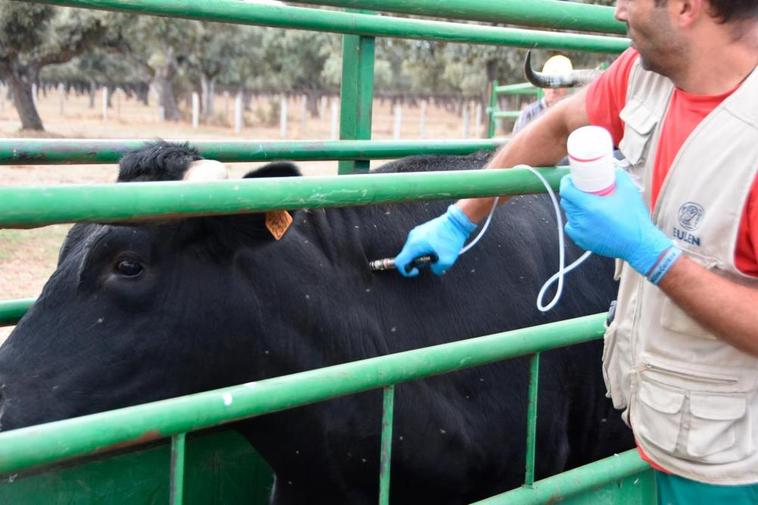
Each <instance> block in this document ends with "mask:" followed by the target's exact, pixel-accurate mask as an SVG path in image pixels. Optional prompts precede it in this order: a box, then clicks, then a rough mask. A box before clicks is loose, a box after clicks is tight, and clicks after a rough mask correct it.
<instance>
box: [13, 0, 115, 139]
mask: <svg viewBox="0 0 758 505" xmlns="http://www.w3.org/2000/svg"><path fill="white" fill-rule="evenodd" d="M108 16H109V14H108V13H95V12H91V11H82V10H75V9H65V8H55V7H50V6H46V5H38V4H31V3H21V2H12V1H8V0H0V78H2V80H3V81H5V82H6V83H7V85H8V88H9V91H10V94H11V97H12V99H13V104H14V106H15V107H16V111H17V112H18V115H19V119H21V128H22V129H29V130H44V126H43V124H42V119H41V118H40V116H39V113H38V112H37V108H36V106H35V104H34V97H33V96H32V84H34V83H36V82H37V81H38V78H39V73H40V70H41V69H42V68H43V67H45V66H47V65H52V64H56V63H64V62H67V61H69V60H71V59H72V58H74V57H75V56H77V55H78V54H81V53H82V52H84V51H85V50H87V49H90V48H92V47H94V46H95V45H98V44H99V45H103V43H104V41H105V39H106V34H107V29H106V27H107V25H108V22H107V18H108Z"/></svg>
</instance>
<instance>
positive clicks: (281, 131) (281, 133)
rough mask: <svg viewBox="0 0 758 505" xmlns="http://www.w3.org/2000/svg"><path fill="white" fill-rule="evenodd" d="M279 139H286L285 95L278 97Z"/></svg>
mask: <svg viewBox="0 0 758 505" xmlns="http://www.w3.org/2000/svg"><path fill="white" fill-rule="evenodd" d="M279 137H280V138H283V139H286V138H287V95H285V94H284V93H282V94H281V95H280V96H279Z"/></svg>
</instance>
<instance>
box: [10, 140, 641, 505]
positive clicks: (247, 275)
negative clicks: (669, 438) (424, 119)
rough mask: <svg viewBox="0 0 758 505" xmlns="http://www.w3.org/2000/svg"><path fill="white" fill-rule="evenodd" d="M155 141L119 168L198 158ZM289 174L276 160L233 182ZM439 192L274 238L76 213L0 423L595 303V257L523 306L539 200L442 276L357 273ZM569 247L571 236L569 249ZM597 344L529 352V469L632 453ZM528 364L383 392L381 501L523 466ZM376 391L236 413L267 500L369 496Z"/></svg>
mask: <svg viewBox="0 0 758 505" xmlns="http://www.w3.org/2000/svg"><path fill="white" fill-rule="evenodd" d="M198 158H199V156H198V155H197V153H196V152H195V151H194V150H192V149H191V148H188V147H186V146H177V145H172V144H166V143H159V144H156V145H153V146H151V147H148V148H145V149H143V150H141V151H139V152H135V153H132V154H129V155H127V156H126V157H125V158H124V159H123V160H122V162H121V172H120V175H119V180H120V181H125V182H128V181H133V180H166V179H181V178H182V174H183V173H184V171H185V170H186V168H187V166H188V164H189V163H190V162H191V161H192V160H195V159H198ZM485 162H486V155H484V154H481V153H480V154H475V155H470V156H449V157H448V156H445V157H438V156H416V157H411V158H407V159H403V160H400V161H397V162H394V163H390V164H388V165H386V166H385V167H383V168H382V169H380V171H382V172H396V171H397V172H409V171H419V170H429V169H434V170H440V169H441V170H462V169H476V168H480V167H482V166H483V164H484V163H485ZM290 175H297V169H296V167H295V166H294V165H292V164H290V163H273V164H270V165H267V166H266V167H264V168H262V169H261V170H259V171H257V172H253V173H251V174H248V176H247V177H253V178H254V177H260V176H267V177H268V176H290ZM448 204H449V202H425V203H424V202H421V203H414V204H403V205H379V206H371V207H356V208H341V209H330V210H308V211H304V210H301V211H297V212H295V213H294V219H295V222H294V224H293V226H292V227H291V228H290V230H289V231H288V232H287V233H286V234H285V236H284V237H283V238H282V239H281V240H279V241H277V240H274V239H273V238H272V236H271V234H270V233H269V231H268V230H267V229H266V228H265V226H264V217H263V215H240V216H223V217H205V218H192V219H181V220H179V219H177V220H171V221H164V222H156V223H146V224H134V225H132V224H124V225H97V224H78V225H76V226H74V227H73V228H72V229H71V231H70V233H69V235H68V237H67V239H66V241H65V243H64V245H63V247H62V249H61V253H60V259H59V263H58V268H57V270H56V271H55V273H54V274H53V276H52V277H51V278H50V280H49V281H48V283H47V285H46V286H45V288H44V290H43V292H42V294H41V296H40V298H39V300H38V301H37V303H36V304H35V305H34V306H33V307H32V308H31V309H30V310H29V312H28V313H27V314H26V316H25V317H24V318H23V319H22V321H21V322H20V323H19V324H18V326H17V327H16V329H15V331H14V332H13V333H12V334H11V336H10V337H9V338H8V340H7V342H5V344H4V345H3V347H2V348H0V384H3V385H4V389H3V405H2V419H0V421H1V422H2V429H4V430H8V429H13V428H18V427H21V426H27V425H31V424H36V423H41V422H46V421H52V420H56V419H63V418H67V417H73V416H80V415H84V414H89V413H92V412H96V411H103V410H108V409H114V408H117V407H124V406H128V405H134V404H139V403H144V402H149V401H154V400H159V399H162V398H168V397H174V396H179V395H184V394H188V393H192V392H197V391H203V390H209V389H214V388H219V387H222V386H228V385H233V384H239V383H244V382H247V381H253V380H258V379H263V378H267V377H274V376H279V375H284V374H289V373H293V372H298V371H302V370H308V369H313V368H319V367H323V366H327V365H333V364H338V363H344V362H348V361H353V360H358V359H362V358H368V357H372V356H378V355H383V354H387V353H394V352H398V351H405V350H409V349H414V348H419V347H424V346H429V345H433V344H440V343H444V342H450V341H454V340H459V339H464V338H468V337H474V336H479V335H484V334H489V333H495V332H499V331H504V330H509V329H514V328H521V327H526V326H533V325H537V324H541V323H547V322H551V321H557V320H560V319H566V318H571V317H576V316H581V315H585V314H591V313H596V312H601V311H604V310H606V309H607V308H608V305H609V302H610V301H611V299H613V298H614V296H615V292H616V285H615V283H614V282H613V281H612V272H611V270H612V266H611V263H610V262H609V261H605V260H601V259H599V258H596V257H593V258H592V259H590V260H589V261H588V262H586V263H585V264H584V265H583V266H582V267H581V269H580V270H578V271H577V272H575V273H572V274H571V276H570V277H569V279H568V289H567V292H566V293H565V294H564V296H563V299H562V300H561V302H560V304H559V305H558V306H557V307H556V308H555V309H554V310H553V311H552V312H550V313H548V314H541V313H539V312H538V311H537V310H536V308H535V297H536V295H537V291H538V289H539V287H540V285H541V284H542V283H543V282H544V280H545V279H547V278H548V277H549V276H550V275H551V274H552V273H553V272H554V270H555V268H556V264H557V246H556V244H557V241H556V236H555V233H556V232H555V224H554V216H553V211H552V208H551V207H550V206H549V205H548V202H547V200H546V198H544V197H541V196H522V197H515V198H512V199H511V200H510V201H508V203H507V204H505V205H504V206H503V207H501V208H500V209H499V210H498V212H497V213H496V216H495V218H494V220H493V224H492V226H491V228H490V230H489V231H488V233H487V235H485V237H484V238H483V239H482V241H481V242H480V243H479V245H477V246H476V247H475V248H474V249H473V250H471V251H470V252H468V253H467V254H466V255H464V256H463V257H462V258H461V259H460V260H459V261H458V264H457V265H456V266H455V268H453V269H451V271H450V272H449V273H448V274H447V275H445V276H443V277H435V276H432V275H431V274H429V273H428V272H427V273H426V274H424V275H422V276H420V277H419V278H416V279H403V278H401V277H400V276H399V275H397V274H396V273H394V272H380V273H372V272H370V271H369V268H368V262H369V261H370V260H372V259H376V258H383V257H388V256H392V255H394V254H395V253H396V252H397V251H398V250H399V249H400V247H401V245H402V243H403V241H404V239H405V236H406V233H407V232H408V230H409V229H410V228H411V227H413V226H414V225H416V224H418V223H421V222H423V221H425V220H427V219H429V218H431V217H434V216H437V215H439V214H440V213H442V212H443V211H444V209H445V206H446V205H448ZM576 253H577V251H576V250H574V249H573V247H572V249H571V251H570V256H576ZM600 349H601V344H600V343H598V342H594V343H589V344H584V345H579V346H574V347H570V348H566V349H560V350H554V351H550V352H547V353H545V354H544V356H543V361H542V365H541V374H540V375H541V378H540V410H539V417H538V430H539V431H538V438H537V445H538V457H537V476H538V477H544V476H547V475H549V474H553V473H556V472H560V471H562V470H564V469H566V468H569V467H573V466H577V465H580V464H584V463H587V462H589V461H591V460H593V459H596V458H599V457H602V456H606V455H609V454H611V453H613V452H617V451H620V450H623V449H626V448H628V447H631V438H630V435H629V433H628V432H627V430H626V428H625V427H623V425H622V424H621V421H620V419H619V417H618V416H617V415H616V414H615V413H613V412H612V407H611V406H610V404H609V402H608V400H606V398H605V397H604V392H605V389H604V386H603V383H602V378H601V372H600ZM527 377H528V375H527V361H526V359H518V360H512V361H506V362H501V363H497V364H492V365H488V366H484V367H480V368H475V369H471V370H467V371H462V372H458V373H454V374H449V375H445V376H440V377H436V378H430V379H427V380H423V381H419V382H415V383H409V384H403V385H400V386H399V387H398V389H397V397H396V417H395V441H394V448H393V461H392V478H393V480H392V498H393V503H435V504H460V503H466V502H469V501H472V500H476V499H481V498H483V497H486V496H490V495H493V494H495V493H497V492H502V491H504V490H506V489H509V488H513V487H516V486H518V485H519V483H520V482H521V481H522V479H523V461H524V445H525V442H524V439H525V436H524V433H525V424H526V421H525V417H526V396H527V382H528V378H527ZM380 409H381V393H380V392H378V391H373V392H368V393H363V394H359V395H354V396H350V397H346V398H342V399H338V400H332V401H329V402H325V403H321V404H317V405H313V406H308V407H303V408H298V409H295V410H291V411H287V412H282V413H277V414H274V415H269V416H263V417H260V418H257V419H253V420H249V421H245V422H243V423H240V424H238V425H237V427H238V428H239V429H240V430H241V431H242V432H243V433H244V434H245V435H246V436H247V437H248V439H249V440H250V441H251V443H252V444H253V445H254V446H255V447H256V448H257V449H258V451H259V452H260V453H261V454H262V455H263V456H264V458H265V459H266V460H267V461H268V462H269V463H270V464H271V466H272V468H273V469H274V471H275V473H276V476H277V479H276V484H275V489H274V495H273V498H272V503H274V504H296V503H297V504H300V503H349V504H364V503H366V504H368V503H375V502H376V497H377V492H378V491H377V489H378V485H377V476H378V473H379V472H378V458H379V432H380V414H381V410H380Z"/></svg>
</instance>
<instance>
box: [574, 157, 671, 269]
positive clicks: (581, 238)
mask: <svg viewBox="0 0 758 505" xmlns="http://www.w3.org/2000/svg"><path fill="white" fill-rule="evenodd" d="M561 207H563V210H564V211H565V212H566V218H567V220H568V222H567V223H566V227H565V229H566V233H567V234H568V236H569V237H571V239H572V240H573V241H574V242H575V243H576V244H577V245H578V246H579V247H581V248H583V249H586V250H588V251H592V252H594V253H597V254H600V255H602V256H608V257H611V258H621V259H623V260H625V261H626V262H627V263H629V264H630V265H631V266H632V268H634V269H635V270H636V271H637V272H639V273H640V274H642V275H645V276H647V275H649V274H650V273H651V270H652V269H653V267H654V266H655V265H656V263H657V262H658V260H659V258H661V255H662V254H663V253H664V252H666V251H667V250H668V249H670V248H671V247H672V246H673V242H672V240H671V239H670V238H668V237H667V236H666V235H665V234H664V233H663V232H662V231H661V230H659V229H658V228H656V226H655V225H654V224H653V222H652V220H651V219H650V213H649V211H648V209H647V207H646V206H645V203H644V202H643V201H642V195H641V194H640V192H639V190H638V189H637V186H635V184H634V182H632V180H631V178H630V177H629V175H628V174H627V173H626V172H624V171H623V170H616V188H615V189H614V191H613V193H611V194H610V195H605V196H598V195H593V194H591V193H585V192H584V191H581V190H579V189H577V187H576V186H574V183H573V181H572V180H571V176H566V177H564V178H563V180H561ZM664 273H665V272H664Z"/></svg>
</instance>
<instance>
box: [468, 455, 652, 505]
mask: <svg viewBox="0 0 758 505" xmlns="http://www.w3.org/2000/svg"><path fill="white" fill-rule="evenodd" d="M649 468H650V466H649V465H648V464H647V463H645V462H644V461H642V459H641V458H640V456H639V454H638V453H637V450H636V449H632V450H630V451H626V452H623V453H621V454H616V455H614V456H610V457H608V458H605V459H601V460H599V461H595V462H594V463H590V464H588V465H584V466H580V467H579V468H574V469H573V470H569V471H567V472H563V473H561V474H558V475H554V476H552V477H548V478H546V479H543V480H541V481H538V482H535V483H534V484H533V485H532V486H531V487H520V488H518V489H514V490H512V491H508V492H505V493H502V494H499V495H497V496H493V497H491V498H487V499H485V500H481V501H478V502H475V503H472V504H471V505H543V504H545V503H559V502H561V501H563V500H566V499H567V498H570V497H572V496H575V495H577V494H579V493H581V492H584V491H588V490H590V489H595V488H598V487H600V486H603V485H605V484H610V483H611V482H614V481H617V480H620V479H623V478H625V477H629V476H632V475H634V474H637V473H640V472H644V471H645V470H648V469H649ZM587 503H589V502H587Z"/></svg>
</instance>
